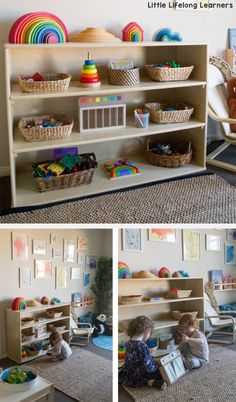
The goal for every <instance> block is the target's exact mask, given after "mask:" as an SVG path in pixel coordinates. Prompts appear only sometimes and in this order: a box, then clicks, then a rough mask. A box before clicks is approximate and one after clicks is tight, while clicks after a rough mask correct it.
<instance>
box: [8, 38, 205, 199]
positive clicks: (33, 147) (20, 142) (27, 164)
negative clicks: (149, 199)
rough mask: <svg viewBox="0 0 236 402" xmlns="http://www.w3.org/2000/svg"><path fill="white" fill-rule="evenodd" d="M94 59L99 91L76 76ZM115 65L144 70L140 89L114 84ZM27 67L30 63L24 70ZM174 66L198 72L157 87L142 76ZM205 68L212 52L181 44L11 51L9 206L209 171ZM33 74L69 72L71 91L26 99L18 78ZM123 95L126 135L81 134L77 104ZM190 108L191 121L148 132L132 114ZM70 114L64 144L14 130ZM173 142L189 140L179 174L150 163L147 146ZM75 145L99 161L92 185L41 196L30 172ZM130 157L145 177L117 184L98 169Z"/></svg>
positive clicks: (111, 132)
mask: <svg viewBox="0 0 236 402" xmlns="http://www.w3.org/2000/svg"><path fill="white" fill-rule="evenodd" d="M88 51H89V52H90V53H91V55H92V58H93V59H94V60H95V63H96V65H97V68H98V72H99V76H100V78H101V81H102V85H101V87H100V88H96V89H87V88H86V89H85V88H80V87H79V86H78V77H79V72H80V70H81V68H82V65H83V63H84V60H85V59H86V57H87V52H88ZM112 59H113V60H114V59H132V60H134V62H135V64H136V65H137V66H140V68H141V83H140V85H136V86H130V87H123V86H114V85H109V84H108V82H107V67H108V65H109V62H110V61H111V60H112ZM26 60H30V63H27V62H26ZM167 60H177V61H178V62H179V63H181V64H182V65H194V70H193V73H192V75H191V77H190V79H189V80H187V81H177V82H176V81H173V82H155V81H151V80H150V79H149V78H148V77H147V76H146V75H145V72H144V66H145V64H153V63H162V62H165V61H167ZM207 65H208V49H207V45H206V44H202V43H184V42H169V43H166V42H139V43H130V42H120V43H116V42H114V43H65V44H50V45H48V44H40V45H31V44H21V45H19V44H6V45H5V66H6V95H7V98H6V101H7V116H8V135H9V151H10V168H11V191H12V206H13V207H20V206H26V205H39V204H45V203H50V202H57V201H62V200H68V199H72V198H77V197H83V196H88V195H93V194H98V193H103V192H107V191H112V190H118V189H120V188H129V187H130V186H136V185H141V184H145V183H150V182H154V181H160V180H166V179H171V178H175V177H177V176H185V175H189V174H194V173H198V172H201V171H203V170H205V168H206V165H205V163H206V161H205V159H206V158H205V154H206V120H207V112H206V105H207ZM36 71H41V72H44V71H54V72H57V71H58V72H65V73H70V74H71V75H72V81H71V84H70V87H69V89H68V90H67V91H65V92H54V93H34V94H31V93H23V92H21V90H20V88H19V86H18V85H17V84H16V82H17V76H18V75H19V74H32V73H33V72H36ZM110 94H122V97H123V103H125V104H126V108H127V126H126V127H125V128H121V129H118V128H115V129H107V130H101V131H86V132H83V133H80V132H79V124H78V115H79V113H78V98H79V97H80V96H85V95H86V96H89V95H91V96H94V95H96V96H100V95H110ZM152 101H159V102H163V101H164V102H166V101H167V102H179V101H185V102H188V103H191V104H192V105H193V106H194V115H193V116H192V118H191V120H190V121H189V122H187V123H178V124H165V125H163V124H154V123H150V124H149V127H148V128H147V129H139V128H136V127H135V124H134V118H133V110H134V108H135V107H137V106H139V105H142V104H144V103H145V102H152ZM45 112H46V113H49V114H50V113H52V114H54V113H57V114H68V115H70V116H72V117H73V118H74V121H75V124H74V129H73V132H72V135H71V136H70V137H69V138H67V139H62V140H55V141H42V142H27V141H25V140H24V139H23V138H22V136H21V135H20V133H19V130H18V128H17V124H18V122H19V120H20V118H21V117H23V116H30V115H35V114H36V115H37V114H38V115H40V114H44V113H45ZM148 138H151V139H153V140H154V141H157V140H160V141H162V140H165V141H168V139H177V138H178V139H180V140H181V139H184V140H186V141H191V144H192V148H193V158H192V161H191V162H190V163H189V164H188V165H186V166H183V167H181V168H175V169H173V168H161V167H157V166H153V165H151V164H150V163H149V161H148V159H147V156H146V152H145V151H146V142H147V139H148ZM70 146H76V147H78V148H79V152H80V153H85V152H94V153H95V154H96V156H97V160H98V162H99V168H98V169H97V171H96V172H95V175H94V178H93V181H92V183H91V184H89V185H81V186H78V187H73V188H72V189H65V190H55V191H51V192H45V193H38V192H37V190H36V188H35V185H34V182H33V179H32V173H31V171H32V169H31V165H32V163H33V162H36V161H43V160H47V159H50V158H51V156H52V152H53V150H54V149H56V148H64V147H70ZM124 157H126V158H130V159H131V160H132V161H133V162H134V163H137V165H138V167H139V169H140V171H141V174H140V175H137V176H128V177H124V178H122V179H120V180H109V179H108V178H107V177H106V175H105V173H104V172H103V170H102V169H101V167H100V166H101V164H102V163H103V162H105V161H107V160H112V159H117V158H124Z"/></svg>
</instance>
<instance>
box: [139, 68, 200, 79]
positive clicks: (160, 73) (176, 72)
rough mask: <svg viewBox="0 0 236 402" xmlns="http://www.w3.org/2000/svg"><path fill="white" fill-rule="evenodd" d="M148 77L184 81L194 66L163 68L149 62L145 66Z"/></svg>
mask: <svg viewBox="0 0 236 402" xmlns="http://www.w3.org/2000/svg"><path fill="white" fill-rule="evenodd" d="M145 69H146V72H147V74H148V75H149V77H150V78H151V79H152V80H154V81H185V80H187V79H188V78H189V76H190V74H191V73H192V71H193V69H194V66H186V67H178V68H165V67H155V65H153V64H150V65H146V66H145Z"/></svg>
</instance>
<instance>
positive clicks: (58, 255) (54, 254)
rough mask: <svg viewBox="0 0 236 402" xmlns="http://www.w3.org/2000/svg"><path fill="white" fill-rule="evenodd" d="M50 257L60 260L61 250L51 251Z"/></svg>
mask: <svg viewBox="0 0 236 402" xmlns="http://www.w3.org/2000/svg"><path fill="white" fill-rule="evenodd" d="M52 257H53V258H55V259H58V260H59V259H60V260H61V259H62V250H61V249H60V248H54V249H53V250H52Z"/></svg>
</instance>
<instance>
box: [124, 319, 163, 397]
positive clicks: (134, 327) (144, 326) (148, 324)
mask: <svg viewBox="0 0 236 402" xmlns="http://www.w3.org/2000/svg"><path fill="white" fill-rule="evenodd" d="M152 330H153V323H152V321H151V320H150V319H149V318H147V317H145V316H138V317H136V318H134V319H133V320H131V321H130V323H129V325H128V330H127V335H128V336H129V337H130V340H129V341H128V343H127V345H126V352H125V363H124V366H123V367H122V368H121V370H120V372H119V383H120V384H124V385H127V386H129V387H139V386H142V385H149V386H151V387H156V388H159V389H162V390H163V389H165V388H166V383H165V382H164V381H163V379H162V376H161V374H160V371H159V368H158V365H157V363H156V362H155V361H154V359H153V357H152V356H151V355H150V352H149V350H148V347H147V345H146V343H145V341H146V340H147V339H148V338H149V337H150V335H151V332H152Z"/></svg>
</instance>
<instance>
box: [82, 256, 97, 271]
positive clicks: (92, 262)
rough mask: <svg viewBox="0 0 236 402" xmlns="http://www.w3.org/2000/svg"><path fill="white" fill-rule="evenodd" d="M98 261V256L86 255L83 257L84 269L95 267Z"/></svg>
mask: <svg viewBox="0 0 236 402" xmlns="http://www.w3.org/2000/svg"><path fill="white" fill-rule="evenodd" d="M97 263H98V257H96V256H94V255H86V257H85V268H86V269H96V268H97Z"/></svg>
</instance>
